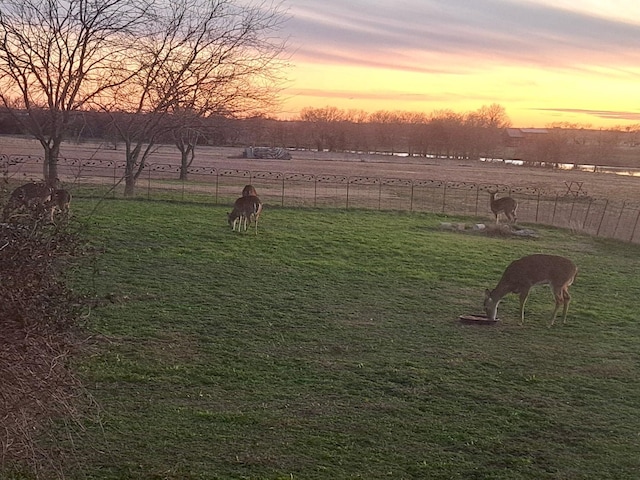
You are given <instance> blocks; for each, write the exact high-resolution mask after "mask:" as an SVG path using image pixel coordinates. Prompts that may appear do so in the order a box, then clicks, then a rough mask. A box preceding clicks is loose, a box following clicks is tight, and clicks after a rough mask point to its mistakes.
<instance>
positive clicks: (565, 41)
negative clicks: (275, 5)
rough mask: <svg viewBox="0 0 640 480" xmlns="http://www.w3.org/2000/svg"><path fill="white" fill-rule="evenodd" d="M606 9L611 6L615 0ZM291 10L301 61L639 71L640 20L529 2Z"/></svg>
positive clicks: (398, 1)
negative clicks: (632, 68) (636, 67)
mask: <svg viewBox="0 0 640 480" xmlns="http://www.w3.org/2000/svg"><path fill="white" fill-rule="evenodd" d="M609 3H610V4H611V8H615V6H614V4H615V3H616V2H609ZM288 5H289V6H290V13H291V15H292V17H291V20H290V22H289V24H288V28H289V29H290V32H291V35H292V44H293V45H294V46H295V45H298V46H299V48H298V49H297V51H296V52H295V58H296V59H297V60H298V61H310V62H327V63H344V64H349V65H363V66H371V67H377V68H388V69H401V70H414V71H424V72H431V71H440V72H443V71H451V72H464V71H466V70H468V69H470V68H474V69H477V68H481V67H482V65H483V64H487V63H491V64H511V65H512V64H514V63H517V64H521V65H526V66H533V67H542V68H556V69H568V68H575V69H585V68H590V67H589V66H590V65H595V66H617V67H624V66H625V65H640V24H639V23H637V22H640V17H635V19H636V23H634V22H632V21H626V20H622V19H620V18H613V16H611V17H605V16H597V15H596V14H595V13H589V12H588V11H576V10H570V9H568V8H559V7H557V6H553V5H550V4H548V3H544V2H541V1H539V2H536V1H526V0H520V1H510V0H393V1H392V0H388V1H383V0H351V1H350V2H345V1H344V0H324V1H322V2H319V1H317V0H289V3H288ZM445 59H447V60H445ZM430 61H432V62H439V63H429V62H430Z"/></svg>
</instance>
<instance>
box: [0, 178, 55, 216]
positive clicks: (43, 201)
mask: <svg viewBox="0 0 640 480" xmlns="http://www.w3.org/2000/svg"><path fill="white" fill-rule="evenodd" d="M53 192H54V188H53V187H52V186H50V185H47V184H46V183H42V182H38V183H36V182H30V183H25V184H24V185H21V186H19V187H18V188H16V189H15V190H13V192H11V196H10V197H9V201H8V202H7V205H6V206H5V207H4V210H3V215H2V216H3V220H4V221H5V222H6V221H7V220H8V219H9V218H10V217H11V215H13V214H15V213H19V212H20V211H22V210H26V211H28V212H31V213H49V216H50V218H51V220H52V221H53V210H52V208H51V206H50V202H51V196H52V195H53Z"/></svg>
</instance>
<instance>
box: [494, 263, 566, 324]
mask: <svg viewBox="0 0 640 480" xmlns="http://www.w3.org/2000/svg"><path fill="white" fill-rule="evenodd" d="M577 274H578V267H576V266H575V264H574V263H573V262H572V261H571V260H569V259H568V258H565V257H561V256H558V255H544V254H534V255H528V256H526V257H522V258H520V259H518V260H515V261H513V262H511V264H510V265H509V266H508V267H507V268H506V270H505V271H504V273H503V274H502V278H501V279H500V281H499V282H498V285H497V286H496V288H494V289H493V290H488V289H487V290H486V291H485V298H484V311H485V312H486V314H487V317H488V318H489V319H490V320H495V319H496V315H497V313H498V304H499V303H500V301H501V300H502V298H503V297H504V296H505V295H507V294H508V293H518V294H520V324H521V325H522V324H523V323H524V305H525V303H526V302H527V298H528V297H529V291H530V290H531V287H533V286H534V285H540V284H549V285H551V289H552V291H553V296H554V297H555V300H556V306H555V308H554V310H553V314H552V315H551V323H550V324H549V326H550V327H551V326H552V325H553V323H554V322H555V319H556V315H557V314H558V310H559V309H560V305H562V306H563V308H562V323H563V324H564V322H565V321H566V320H567V311H568V310H569V302H570V301H571V296H570V295H569V286H570V285H571V284H572V283H573V281H574V280H575V278H576V275H577Z"/></svg>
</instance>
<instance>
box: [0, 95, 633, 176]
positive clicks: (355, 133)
mask: <svg viewBox="0 0 640 480" xmlns="http://www.w3.org/2000/svg"><path fill="white" fill-rule="evenodd" d="M121 115H126V114H121ZM114 118H117V117H114V115H113V114H112V113H104V112H97V111H82V112H76V113H75V115H74V121H73V122H72V124H71V127H70V131H69V132H68V136H67V139H68V141H75V142H77V143H82V142H85V141H89V140H91V141H93V140H100V141H102V142H105V143H110V142H111V143H113V144H114V148H116V147H117V146H118V143H119V141H120V139H119V135H118V132H117V130H116V129H115V128H114V125H113V122H114ZM187 128H188V129H190V130H193V131H194V132H197V137H198V142H197V143H198V144H200V145H210V146H250V145H252V146H271V147H286V148H293V149H307V150H318V151H330V152H346V151H348V152H367V153H369V152H371V153H385V154H398V153H403V154H408V155H412V156H422V157H439V158H459V159H479V158H493V159H519V160H523V161H525V162H528V163H535V164H539V165H548V166H553V165H555V164H560V163H565V164H566V163H568V164H590V165H613V166H622V167H627V166H628V167H638V166H640V160H638V150H639V147H640V126H639V127H638V128H635V127H627V128H625V129H610V130H595V129H591V128H588V127H581V126H579V125H571V124H556V125H551V126H549V128H545V129H517V128H511V122H510V120H509V118H508V117H507V115H506V113H505V111H504V108H503V107H501V106H500V105H497V104H493V105H490V106H485V107H482V108H481V109H479V110H477V111H473V112H467V113H455V112H453V111H449V110H444V111H437V112H433V113H431V114H429V115H427V114H421V113H413V112H400V111H399V112H389V111H378V112H375V113H371V114H369V113H366V112H362V111H353V110H341V109H338V108H335V107H325V108H310V107H309V108H305V109H303V110H302V111H301V112H300V115H299V117H298V118H296V119H294V120H277V119H273V118H265V117H253V118H242V119H238V118H226V117H218V116H210V117H207V118H199V119H198V121H197V124H194V125H189V126H187ZM0 134H2V135H21V134H26V132H23V131H21V130H20V127H19V126H18V125H17V124H16V122H15V120H13V119H12V118H11V116H10V115H8V114H6V113H4V112H2V111H0ZM154 141H155V142H156V143H165V144H172V143H174V142H175V138H174V137H173V136H172V135H170V134H167V135H166V138H155V139H154Z"/></svg>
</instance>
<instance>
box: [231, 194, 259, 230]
mask: <svg viewBox="0 0 640 480" xmlns="http://www.w3.org/2000/svg"><path fill="white" fill-rule="evenodd" d="M261 212H262V202H261V201H260V198H258V197H257V196H256V195H247V196H243V197H240V198H238V199H237V200H236V201H235V203H234V204H233V210H232V211H231V212H229V214H228V215H227V221H228V222H229V225H230V226H231V227H232V228H231V229H232V230H233V231H235V230H236V226H237V227H238V231H240V229H241V228H243V227H244V230H245V231H246V230H247V226H248V225H249V224H251V222H252V221H255V224H256V235H257V234H258V219H259V218H260V213H261Z"/></svg>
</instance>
